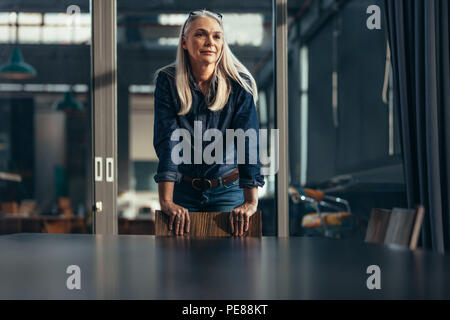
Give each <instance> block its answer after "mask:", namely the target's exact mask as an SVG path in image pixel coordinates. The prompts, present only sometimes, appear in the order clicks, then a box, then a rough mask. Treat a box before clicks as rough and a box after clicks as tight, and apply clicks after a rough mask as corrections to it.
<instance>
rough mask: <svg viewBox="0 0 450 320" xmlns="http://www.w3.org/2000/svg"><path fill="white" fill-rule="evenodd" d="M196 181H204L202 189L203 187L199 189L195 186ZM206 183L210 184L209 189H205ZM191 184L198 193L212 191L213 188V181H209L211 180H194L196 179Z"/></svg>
mask: <svg viewBox="0 0 450 320" xmlns="http://www.w3.org/2000/svg"><path fill="white" fill-rule="evenodd" d="M196 181H202V187H201V188H198V187H197V186H196V185H195V182H196ZM205 182H208V184H209V186H208V188H205ZM191 184H192V188H194V189H195V190H197V191H203V190H208V189H211V188H212V182H211V180H209V179H203V178H194V179H192V182H191Z"/></svg>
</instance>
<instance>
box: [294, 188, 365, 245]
mask: <svg viewBox="0 0 450 320" xmlns="http://www.w3.org/2000/svg"><path fill="white" fill-rule="evenodd" d="M289 196H290V198H291V201H292V202H293V203H294V204H299V203H303V204H304V213H303V214H302V218H301V228H302V232H301V234H300V235H305V236H323V237H327V238H335V239H340V238H346V237H349V236H351V235H353V234H354V233H355V232H356V231H357V230H358V228H359V222H358V219H357V218H356V217H354V216H353V215H352V211H351V208H350V204H349V202H348V201H347V200H345V199H342V198H339V197H334V196H332V195H327V194H325V193H324V192H322V191H319V190H313V189H308V188H299V189H296V188H294V187H292V186H291V187H289Z"/></svg>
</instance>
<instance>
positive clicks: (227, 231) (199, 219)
mask: <svg viewBox="0 0 450 320" xmlns="http://www.w3.org/2000/svg"><path fill="white" fill-rule="evenodd" d="M189 218H190V219H191V228H190V232H189V236H190V237H200V238H203V237H211V238H214V237H231V236H232V234H231V226H230V220H229V219H230V213H229V212H189ZM169 221H170V219H169V216H168V215H166V214H165V213H163V212H162V211H159V210H157V211H156V212H155V234H156V236H171V235H174V232H173V231H169ZM245 236H247V237H261V236H262V223H261V211H260V210H258V211H256V212H255V213H254V214H253V215H252V216H251V217H250V225H249V228H248V231H247V232H246V233H245Z"/></svg>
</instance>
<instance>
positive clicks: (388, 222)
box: [365, 205, 425, 250]
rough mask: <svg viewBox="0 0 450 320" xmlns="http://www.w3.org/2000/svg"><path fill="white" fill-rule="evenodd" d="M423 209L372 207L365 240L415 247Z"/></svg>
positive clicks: (419, 207)
mask: <svg viewBox="0 0 450 320" xmlns="http://www.w3.org/2000/svg"><path fill="white" fill-rule="evenodd" d="M424 213H425V209H424V207H423V206H422V205H420V206H418V207H417V208H416V209H402V208H393V209H392V211H389V210H383V209H373V210H372V213H371V216H370V221H369V225H368V228H367V232H366V239H365V242H371V243H378V244H385V245H394V246H401V247H408V248H409V249H410V250H415V249H416V248H417V243H418V240H419V235H420V229H421V227H422V221H423V216H424Z"/></svg>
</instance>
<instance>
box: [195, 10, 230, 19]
mask: <svg viewBox="0 0 450 320" xmlns="http://www.w3.org/2000/svg"><path fill="white" fill-rule="evenodd" d="M205 11H206V10H195V11H191V12H189V18H190V17H191V16H195V15H198V14H201V13H204V12H205ZM208 13H212V14H213V15H214V16H216V17H217V18H219V19H220V20H222V15H221V14H220V13H218V12H212V11H208Z"/></svg>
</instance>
